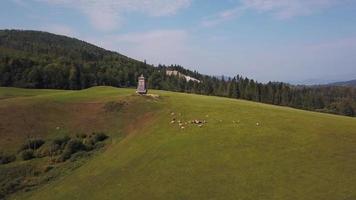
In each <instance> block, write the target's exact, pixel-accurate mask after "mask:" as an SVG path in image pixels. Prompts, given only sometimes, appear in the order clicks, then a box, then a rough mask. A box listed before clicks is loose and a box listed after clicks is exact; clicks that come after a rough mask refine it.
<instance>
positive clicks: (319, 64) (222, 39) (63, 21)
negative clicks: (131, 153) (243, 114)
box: [0, 0, 356, 84]
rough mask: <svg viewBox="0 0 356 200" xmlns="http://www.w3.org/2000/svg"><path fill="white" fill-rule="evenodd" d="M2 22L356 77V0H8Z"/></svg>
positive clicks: (293, 77)
mask: <svg viewBox="0 0 356 200" xmlns="http://www.w3.org/2000/svg"><path fill="white" fill-rule="evenodd" d="M0 29H24V30H28V29H29V30H42V31H48V32H52V33H56V34H61V35H66V36H70V37H75V38H78V39H81V40H84V41H87V42H90V43H93V44H95V45H98V46H100V47H103V48H106V49H109V50H113V51H117V52H119V53H122V54H124V55H127V56H129V57H132V58H135V59H138V60H142V61H143V60H146V61H147V63H150V64H155V65H157V64H166V65H170V64H179V65H182V66H184V67H186V68H189V69H192V70H197V71H199V72H200V73H204V74H209V75H226V76H234V75H236V74H240V75H242V76H247V77H249V78H253V79H255V80H258V81H261V82H267V81H284V82H290V83H307V84H316V83H325V82H333V81H342V80H351V79H356V0H1V2H0Z"/></svg>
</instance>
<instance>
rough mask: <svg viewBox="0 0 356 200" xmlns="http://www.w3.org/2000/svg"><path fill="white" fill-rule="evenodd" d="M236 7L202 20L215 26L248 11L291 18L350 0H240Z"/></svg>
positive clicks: (205, 24)
mask: <svg viewBox="0 0 356 200" xmlns="http://www.w3.org/2000/svg"><path fill="white" fill-rule="evenodd" d="M239 2H240V4H239V5H238V6H236V7H235V8H232V9H228V10H225V11H222V12H220V13H218V14H216V15H213V16H211V17H209V18H207V19H204V20H203V21H202V25H203V26H206V27H210V26H215V25H218V24H221V23H223V22H225V21H229V20H232V19H235V18H236V17H239V16H240V15H242V14H243V13H244V12H246V11H255V12H259V13H269V14H271V15H272V16H274V17H276V18H277V19H289V18H292V17H297V16H307V15H312V14H315V13H319V12H322V11H324V10H326V9H329V8H331V7H332V6H335V5H338V4H344V3H348V2H350V0H240V1H239Z"/></svg>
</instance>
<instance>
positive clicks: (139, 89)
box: [136, 74, 147, 94]
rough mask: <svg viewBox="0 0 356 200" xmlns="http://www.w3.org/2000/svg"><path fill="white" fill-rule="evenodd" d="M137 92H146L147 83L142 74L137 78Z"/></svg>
mask: <svg viewBox="0 0 356 200" xmlns="http://www.w3.org/2000/svg"><path fill="white" fill-rule="evenodd" d="M136 93H137V94H147V84H146V80H145V77H144V76H143V74H142V75H141V76H140V77H139V78H138V84H137V91H136Z"/></svg>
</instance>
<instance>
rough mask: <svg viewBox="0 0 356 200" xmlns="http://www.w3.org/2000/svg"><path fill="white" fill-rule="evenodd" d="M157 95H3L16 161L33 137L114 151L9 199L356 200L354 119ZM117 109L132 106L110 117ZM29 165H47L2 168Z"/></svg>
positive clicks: (4, 138) (2, 147) (7, 146)
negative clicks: (101, 136)
mask: <svg viewBox="0 0 356 200" xmlns="http://www.w3.org/2000/svg"><path fill="white" fill-rule="evenodd" d="M150 93H151V94H155V95H152V96H138V95H135V90H134V89H118V88H112V87H94V88H90V89H86V90H81V91H63V90H30V89H17V88H0V151H4V152H10V153H15V152H16V150H17V147H18V146H19V145H20V144H21V143H23V142H24V141H25V140H26V134H29V132H30V134H31V135H32V136H35V137H40V138H44V139H51V138H54V137H57V136H58V135H75V134H78V133H89V132H94V131H104V132H105V133H107V134H108V135H109V141H107V145H106V147H105V148H103V149H102V150H100V152H97V153H95V154H94V155H93V156H91V157H90V158H88V159H87V160H86V161H85V163H84V164H83V165H81V166H80V167H78V168H75V169H71V170H69V169H68V170H67V169H66V168H61V170H62V172H63V173H61V175H60V176H59V177H57V178H55V179H53V180H51V181H49V182H48V183H46V184H42V185H40V186H38V187H36V188H34V189H32V190H29V191H19V192H17V193H15V194H13V195H11V196H10V199H30V200H35V199H36V200H47V199H48V200H49V199H50V200H67V199H88V200H89V199H93V200H104V199H107V200H116V199H127V200H133V199H137V200H142V199H154V200H157V199H162V200H183V199H184V200H185V199H202V200H206V199H224V200H225V199H232V200H237V199H241V200H259V199H261V200H294V199H295V200H296V199H300V200H328V199H330V200H351V199H356V119H355V118H349V117H343V116H336V115H329V114H322V113H316V112H308V111H301V110H296V109H291V108H287V107H278V106H272V105H265V104H260V103H253V102H249V101H242V100H234V99H227V98H220V97H210V96H200V95H193V94H182V93H173V92H166V91H153V90H151V91H150ZM113 101H114V102H115V101H124V102H126V104H125V106H124V107H123V108H122V109H121V110H120V111H118V112H105V111H104V109H103V107H104V106H105V104H106V103H107V102H113ZM192 120H197V121H199V122H203V123H202V124H200V126H199V125H198V124H194V123H191V121H192ZM179 123H180V125H179ZM27 124H32V126H31V127H32V129H31V130H29V129H28V128H26V126H27ZM26 162H30V163H36V162H38V163H39V164H38V165H45V164H46V163H47V162H48V161H47V160H46V159H40V160H31V161H21V160H16V161H15V162H14V163H10V164H8V165H0V172H1V170H3V169H4V168H8V167H11V166H16V165H21V164H23V163H26ZM68 162H69V161H68ZM59 168H60V167H59Z"/></svg>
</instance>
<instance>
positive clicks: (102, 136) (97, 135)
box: [93, 133, 108, 143]
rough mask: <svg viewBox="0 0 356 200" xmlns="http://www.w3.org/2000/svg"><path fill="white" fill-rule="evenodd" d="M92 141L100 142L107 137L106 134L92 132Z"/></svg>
mask: <svg viewBox="0 0 356 200" xmlns="http://www.w3.org/2000/svg"><path fill="white" fill-rule="evenodd" d="M93 135H94V138H93V139H94V142H95V143H97V142H102V141H104V140H106V139H107V138H108V136H107V135H106V134H105V133H94V134H93Z"/></svg>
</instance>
